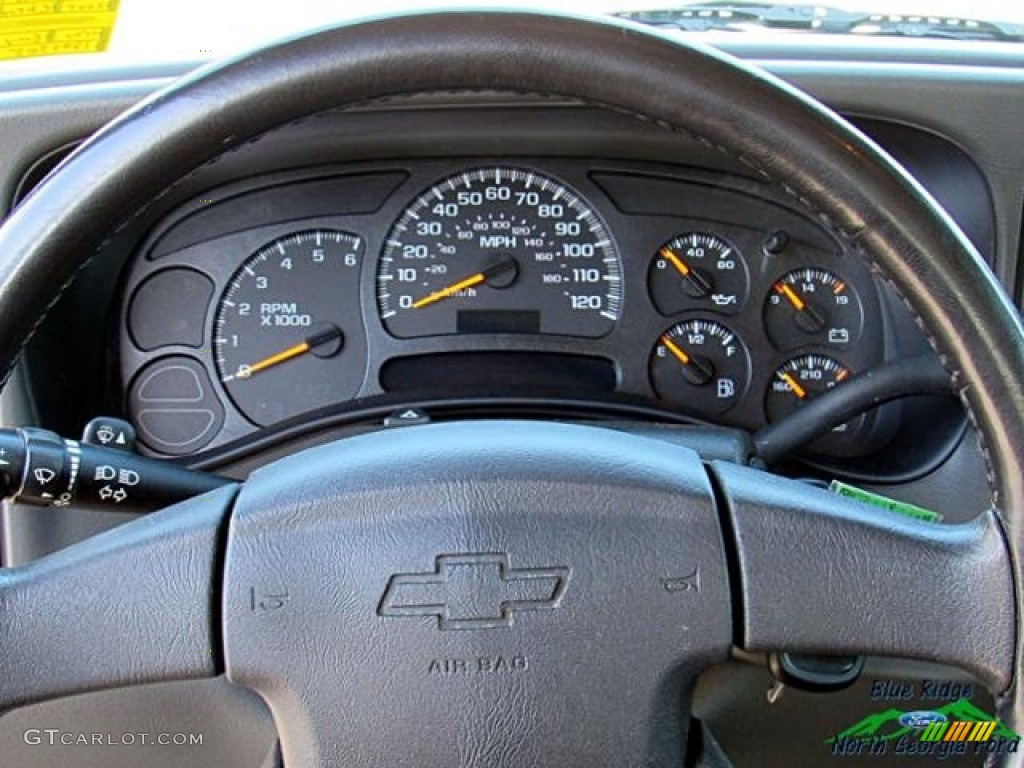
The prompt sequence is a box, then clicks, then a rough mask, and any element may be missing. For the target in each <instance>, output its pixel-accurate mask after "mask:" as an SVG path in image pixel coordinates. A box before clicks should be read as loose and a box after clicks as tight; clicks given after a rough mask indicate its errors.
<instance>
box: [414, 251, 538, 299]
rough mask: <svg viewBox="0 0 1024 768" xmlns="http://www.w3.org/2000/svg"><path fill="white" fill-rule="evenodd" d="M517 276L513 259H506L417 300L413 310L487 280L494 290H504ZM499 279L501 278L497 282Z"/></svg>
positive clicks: (517, 270)
mask: <svg viewBox="0 0 1024 768" xmlns="http://www.w3.org/2000/svg"><path fill="white" fill-rule="evenodd" d="M518 275H519V265H518V264H517V263H516V261H515V259H506V260H505V261H502V262H500V263H499V264H495V265H494V266H493V267H488V268H487V269H485V270H484V271H483V272H477V273H476V274H475V275H470V276H469V277H467V278H466V279H464V280H459V282H457V283H452V284H451V285H449V286H448V287H447V288H441V289H440V290H437V291H434V292H433V293H430V294H427V295H426V296H424V297H423V298H421V299H417V300H416V301H414V302H413V303H412V308H413V309H420V308H421V307H427V306H430V305H431V304H433V303H434V302H435V301H441V300H442V299H447V298H448V297H449V296H454V295H455V294H456V293H458V292H459V291H464V290H466V289H467V288H472V287H473V286H476V285H480V284H481V283H486V282H487V281H488V280H490V281H492V282H491V284H492V285H493V286H494V287H496V288H504V287H508V285H511V283H512V282H513V281H514V280H515V279H516V277H518ZM499 278H501V279H500V280H499Z"/></svg>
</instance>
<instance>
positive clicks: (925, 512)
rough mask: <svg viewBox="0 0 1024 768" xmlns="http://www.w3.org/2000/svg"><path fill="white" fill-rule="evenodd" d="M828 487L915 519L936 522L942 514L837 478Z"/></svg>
mask: <svg viewBox="0 0 1024 768" xmlns="http://www.w3.org/2000/svg"><path fill="white" fill-rule="evenodd" d="M828 489H829V490H830V491H832V493H838V494H839V495H840V496H845V497H846V498H848V499H856V500H857V501H863V502H864V503H865V504H871V505H872V506H875V507H881V508H882V509H888V510H889V511H890V512H895V513H896V514H898V515H903V516H905V517H912V518H914V519H915V520H924V521H925V522H928V523H937V522H939V521H940V520H942V515H940V514H939V513H938V512H933V511H932V510H930V509H925V508H924V507H918V506H916V505H914V504H907V503H906V502H905V501H897V500H896V499H890V498H889V497H888V496H881V495H879V494H877V493H872V492H871V491H865V490H864V489H863V488H857V487H856V486H853V485H847V484H846V483H841V482H839V481H838V480H833V481H832V482H831V483H829V486H828Z"/></svg>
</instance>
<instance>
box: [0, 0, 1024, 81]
mask: <svg viewBox="0 0 1024 768" xmlns="http://www.w3.org/2000/svg"><path fill="white" fill-rule="evenodd" d="M480 5H481V4H480V3H479V2H470V1H469V0H448V2H445V3H443V6H439V4H438V2H437V1H436V0H344V2H338V0H287V2H270V1H268V2H253V1H252V0H174V1H173V2H163V1H161V2H158V1H157V0H0V65H9V63H10V62H18V61H20V62H24V61H26V60H32V62H33V66H34V67H45V66H46V59H42V58H41V57H44V56H49V57H51V59H52V58H56V57H55V54H62V56H60V57H59V58H64V59H66V57H67V56H68V55H72V54H88V53H91V54H94V55H93V56H92V57H90V58H95V54H96V53H99V52H102V53H103V54H104V60H105V61H108V62H109V61H110V60H111V59H116V60H124V61H132V62H140V61H141V62H169V61H183V60H185V61H187V60H202V59H209V58H216V57H218V56H223V55H227V54H231V53H234V52H237V51H240V50H243V49H245V48H248V47H252V46H255V45H259V44H261V43H264V42H267V41H269V40H273V39H275V38H278V37H282V36H284V35H288V34H292V33H296V32H300V31H302V30H307V29H313V28H316V27H319V26H323V25H327V24H332V23H337V22H339V21H345V20H350V19H356V18H360V17H364V16H369V15H379V14H382V13H391V12H400V11H408V10H425V9H430V8H437V7H445V8H457V7H480ZM514 5H515V6H516V7H520V6H521V7H525V8H545V7H546V8H548V9H550V10H555V11H563V12H586V13H608V14H616V15H619V16H622V17H624V18H629V19H632V20H634V21H638V22H641V23H646V24H654V25H657V26H659V27H666V28H675V29H680V30H684V31H687V32H700V31H727V32H734V33H737V34H743V33H746V34H758V33H762V34H763V33H767V32H771V33H780V32H781V33H800V32H812V33H817V34H836V35H860V36H896V37H925V38H934V39H945V40H949V41H951V42H955V41H961V40H993V41H1001V42H1019V41H1024V3H1022V2H1020V0H833V1H832V2H829V3H799V2H796V3H794V2H785V3H772V2H769V1H767V0H766V1H765V2H751V1H747V2H742V1H740V2H732V1H723V0H706V1H705V2H699V3H698V2H686V1H685V0H683V1H682V2H680V0H675V1H674V2H673V1H672V0H608V1H607V2H602V0H552V1H551V2H548V3H543V2H527V3H515V4H514ZM65 64H66V62H65Z"/></svg>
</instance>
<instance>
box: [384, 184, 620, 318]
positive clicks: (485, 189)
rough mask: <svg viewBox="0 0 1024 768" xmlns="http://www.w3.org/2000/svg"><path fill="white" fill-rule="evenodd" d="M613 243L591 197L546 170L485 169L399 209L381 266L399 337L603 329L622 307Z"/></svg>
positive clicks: (386, 298) (437, 186) (388, 306)
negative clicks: (551, 175) (555, 177)
mask: <svg viewBox="0 0 1024 768" xmlns="http://www.w3.org/2000/svg"><path fill="white" fill-rule="evenodd" d="M621 300H622V279H621V268H620V262H619V254H618V250H617V248H616V246H615V243H614V241H613V239H612V236H611V234H610V233H609V232H608V229H607V227H606V226H605V224H604V222H603V221H602V220H601V218H600V216H598V214H597V213H596V212H595V211H594V209H593V207H592V206H591V205H590V204H588V203H587V202H586V200H584V199H583V198H582V197H581V196H580V195H579V194H577V193H576V192H573V191H572V190H570V189H569V188H568V187H567V186H566V185H565V184H563V183H561V182H559V181H555V180H554V179H552V178H551V177H549V176H544V175H541V174H539V173H535V172H533V171H528V170H520V169H515V168H482V169H478V170H473V171H468V172H466V173H461V174H459V175H457V176H452V177H450V178H448V179H445V180H444V181H441V182H439V183H438V184H435V185H434V186H433V187H431V188H430V189H428V190H427V191H426V192H424V193H423V194H422V195H420V196H419V197H418V198H416V200H414V201H413V203H412V204H411V205H410V206H409V207H408V208H407V209H406V210H405V211H404V212H403V213H402V215H401V216H400V217H399V219H398V221H397V222H396V223H395V225H394V227H393V228H392V230H391V232H390V234H389V235H388V238H387V242H386V244H385V249H384V252H383V254H382V256H381V259H380V266H379V269H378V272H377V302H378V307H379V310H380V317H381V321H382V322H383V324H384V327H385V328H386V329H387V330H388V332H389V333H391V334H392V335H394V336H398V337H401V338H410V337H414V336H436V335H445V334H455V333H543V334H559V335H565V336H582V337H591V338H596V337H600V336H604V335H605V334H607V333H608V332H609V331H610V330H611V329H612V327H613V326H614V324H615V322H616V320H617V319H618V316H619V308H620V304H621Z"/></svg>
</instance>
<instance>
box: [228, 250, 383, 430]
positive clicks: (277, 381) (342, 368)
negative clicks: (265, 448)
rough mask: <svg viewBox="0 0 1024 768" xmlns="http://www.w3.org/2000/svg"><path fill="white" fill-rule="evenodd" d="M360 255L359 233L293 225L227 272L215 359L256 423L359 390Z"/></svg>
mask: <svg viewBox="0 0 1024 768" xmlns="http://www.w3.org/2000/svg"><path fill="white" fill-rule="evenodd" d="M362 252H363V242H362V240H361V239H360V238H358V237H355V236H354V235H350V234H347V233H345V232H334V231H329V230H311V231H307V232H298V233H296V234H293V235H289V236H287V237H282V238H280V239H279V240H275V241H274V242H272V243H270V244H269V245H267V246H266V247H264V248H262V249H260V250H259V251H257V252H256V253H255V254H254V255H253V256H251V257H249V258H248V259H247V260H246V261H245V262H244V263H243V264H242V266H241V267H240V268H239V269H238V271H237V272H236V273H235V275H234V276H233V277H232V279H231V282H230V283H229V285H228V289H227V291H226V292H225V293H224V296H223V298H222V299H221V301H220V305H219V306H218V308H217V316H216V319H215V321H214V331H213V335H214V339H213V348H214V353H215V354H214V357H215V358H216V361H217V368H218V372H219V375H220V378H221V381H222V382H223V384H224V387H225V389H227V391H228V394H229V395H230V396H231V399H232V400H233V401H234V402H235V405H237V406H238V409H239V410H240V411H242V413H244V414H245V415H246V416H247V417H248V418H249V419H250V420H251V421H253V422H254V423H256V424H259V425H261V426H267V425H269V424H273V423H274V422H277V421H281V420H282V419H286V418H288V417H290V416H295V415H297V414H300V413H303V412H305V411H309V410H312V409H314V408H319V407H322V406H325V405H329V404H331V403H334V402H339V401H341V400H344V399H345V398H348V397H352V396H353V395H354V394H355V392H356V390H357V389H358V387H359V384H360V383H361V382H362V377H363V373H364V370H363V369H364V363H365V341H364V339H363V336H364V334H363V331H362V327H361V322H362V321H361V314H360V310H359V266H360V263H361V262H362Z"/></svg>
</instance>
